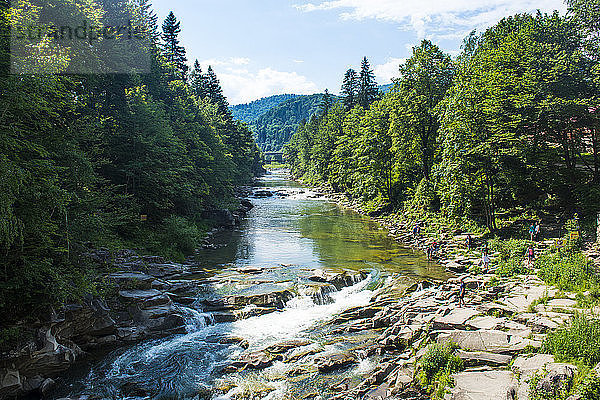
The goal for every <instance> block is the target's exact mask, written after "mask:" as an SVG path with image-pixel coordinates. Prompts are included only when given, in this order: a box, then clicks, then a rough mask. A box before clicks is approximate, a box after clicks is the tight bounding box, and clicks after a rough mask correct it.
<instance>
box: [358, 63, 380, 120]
mask: <svg viewBox="0 0 600 400" xmlns="http://www.w3.org/2000/svg"><path fill="white" fill-rule="evenodd" d="M378 98H379V89H378V88H377V83H376V82H375V74H374V73H373V70H372V69H371V66H370V65H369V60H367V57H365V58H363V60H362V63H361V67H360V74H359V75H358V104H360V105H361V106H362V107H363V108H365V109H366V108H369V106H370V105H371V103H372V102H374V101H375V100H377V99H378Z"/></svg>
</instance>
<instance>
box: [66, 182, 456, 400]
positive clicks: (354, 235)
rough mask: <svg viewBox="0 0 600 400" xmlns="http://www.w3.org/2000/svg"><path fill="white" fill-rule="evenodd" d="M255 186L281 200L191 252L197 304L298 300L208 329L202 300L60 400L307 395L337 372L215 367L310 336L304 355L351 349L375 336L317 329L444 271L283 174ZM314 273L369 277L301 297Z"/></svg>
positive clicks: (258, 202) (263, 202) (259, 203)
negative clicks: (183, 329) (252, 271)
mask: <svg viewBox="0 0 600 400" xmlns="http://www.w3.org/2000/svg"><path fill="white" fill-rule="evenodd" d="M259 185H260V186H263V187H264V188H265V189H268V190H271V191H274V192H278V191H280V192H282V193H285V194H286V195H285V196H283V195H282V196H278V195H275V196H273V197H267V198H253V199H252V202H253V204H254V205H255V207H254V209H252V210H251V211H250V212H249V213H248V215H247V217H246V218H245V219H244V221H243V222H242V223H241V224H240V225H239V226H238V227H236V229H235V230H234V231H228V232H224V233H220V234H218V235H216V236H215V238H214V239H215V241H216V242H217V243H219V244H220V246H221V247H220V248H218V249H210V250H203V251H201V252H200V253H199V254H198V255H197V257H196V264H197V265H198V267H197V268H196V271H195V274H193V275H192V276H191V277H189V279H197V280H200V281H202V280H206V279H207V278H210V280H209V282H210V284H204V286H203V287H204V288H205V290H204V291H203V292H202V293H201V294H200V295H199V300H202V298H218V297H219V296H223V295H230V294H236V295H237V294H240V295H252V294H258V293H264V292H270V291H273V290H279V289H281V290H283V289H288V290H291V291H293V292H294V293H297V294H298V296H297V297H294V298H293V299H291V300H289V301H288V302H287V303H286V305H285V307H284V308H283V310H282V311H280V312H273V313H270V314H266V315H262V316H257V317H252V318H248V319H243V320H239V321H236V322H228V323H214V320H213V319H212V318H211V314H210V312H204V310H203V309H202V307H201V306H200V305H199V304H201V303H200V302H197V303H196V304H197V305H195V306H194V305H192V306H189V307H181V312H182V314H183V315H184V316H185V318H186V321H187V333H185V334H178V335H173V336H170V337H167V338H163V339H158V340H150V341H145V342H142V343H139V344H137V345H135V346H133V347H131V348H127V349H120V350H117V351H114V352H112V353H110V354H108V355H104V356H103V357H101V358H100V359H99V360H96V361H94V362H93V363H91V365H87V366H85V367H79V368H76V369H75V371H73V372H72V377H71V378H70V379H69V380H68V383H67V384H66V385H64V386H65V387H64V389H63V392H64V393H61V394H62V395H63V396H64V395H66V394H68V395H71V396H74V395H78V396H82V395H83V396H89V397H90V398H111V399H114V398H118V399H124V398H128V399H129V398H130V399H137V398H148V397H151V398H164V399H173V398H181V399H183V398H206V399H211V398H212V399H241V398H246V399H295V398H301V396H302V395H304V394H306V393H310V392H319V391H320V390H321V388H322V387H324V386H325V385H326V384H327V383H328V382H329V383H330V382H331V379H332V378H335V377H338V378H339V377H340V376H341V375H340V374H333V375H330V376H321V375H319V376H317V377H315V376H312V377H310V378H306V377H304V378H290V377H289V375H287V371H288V370H289V368H290V367H289V366H288V365H286V364H284V363H282V362H276V363H275V364H274V365H273V366H272V367H270V368H267V369H265V370H263V371H260V372H252V371H250V372H242V373H234V374H224V373H223V372H222V369H223V367H225V366H226V365H228V364H229V363H230V361H231V360H233V359H235V358H236V357H238V356H239V355H240V354H242V353H244V352H247V351H252V350H258V349H263V348H265V347H266V346H269V345H272V344H275V343H278V342H281V341H283V340H288V339H298V338H303V339H310V340H311V341H312V342H313V343H314V344H313V345H310V346H305V347H303V348H302V349H301V350H302V351H309V350H311V346H312V347H319V349H321V350H325V352H327V351H337V350H344V349H348V348H356V347H359V346H360V344H361V343H364V341H365V340H367V339H368V338H369V337H372V336H373V335H376V334H374V333H369V332H364V333H359V334H354V335H334V337H333V338H332V336H331V335H330V334H328V332H330V330H331V328H330V327H328V326H327V324H325V322H326V321H327V320H329V319H331V318H332V317H333V316H335V315H336V314H337V313H340V312H342V311H344V310H346V309H348V308H351V307H355V306H364V305H367V304H369V301H370V300H371V298H372V296H373V294H374V291H375V290H376V289H377V288H378V287H381V286H382V284H383V283H384V282H385V280H386V279H391V278H390V277H392V276H403V277H407V278H435V279H443V278H445V277H446V276H445V273H444V272H443V269H442V268H441V267H439V266H436V265H431V264H429V263H428V262H427V261H426V260H425V258H424V257H423V255H422V253H420V252H415V251H413V250H411V249H408V248H405V247H403V246H401V245H399V244H398V243H397V242H395V241H394V240H392V239H391V238H390V237H389V236H388V234H387V231H385V230H384V229H382V228H381V227H380V226H378V225H377V224H376V223H374V222H373V221H371V220H370V219H368V218H366V217H363V216H361V215H359V214H357V213H355V212H353V211H351V210H347V209H342V208H340V207H338V206H337V205H335V204H333V203H331V202H329V201H327V200H325V199H323V198H319V197H318V196H317V195H315V194H314V193H312V192H311V191H310V190H308V189H306V188H303V187H301V186H300V185H298V184H297V183H295V182H293V181H291V180H290V179H289V177H288V175H287V174H286V172H285V171H275V172H272V173H271V174H268V175H266V176H265V177H264V178H262V179H261V180H260V182H259ZM248 267H258V268H263V269H264V270H263V272H262V273H261V274H259V275H252V276H249V275H247V274H240V273H239V272H236V270H238V269H239V268H248ZM315 269H324V270H328V271H342V270H355V271H359V270H360V271H368V273H369V274H368V277H367V278H366V279H364V280H362V281H358V282H355V284H354V285H353V286H350V287H346V288H343V289H341V290H339V291H335V292H333V293H327V294H326V296H327V300H326V301H325V299H320V298H319V297H318V296H317V297H315V296H312V297H311V296H306V295H303V291H302V290H301V289H302V287H303V284H304V283H307V282H309V281H308V279H307V278H308V277H309V276H310V275H311V274H313V270H315ZM322 295H323V294H322ZM323 296H325V295H323ZM232 336H233V337H241V338H244V339H245V340H247V342H248V344H249V346H250V347H249V349H248V350H245V349H243V348H242V347H239V346H238V345H236V344H231V343H229V344H228V343H226V342H223V340H221V339H222V338H223V337H232ZM376 362H377V360H376V359H367V358H365V359H363V360H362V361H361V362H360V363H359V364H358V365H357V366H356V367H353V368H352V369H351V370H349V371H345V372H344V373H343V376H344V377H350V378H352V377H359V376H360V375H361V374H362V373H366V372H368V371H369V370H370V369H372V368H373V366H374V365H375V363H376ZM88 364H89V363H88ZM215 389H218V390H215ZM149 393H150V394H149Z"/></svg>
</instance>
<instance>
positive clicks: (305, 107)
mask: <svg viewBox="0 0 600 400" xmlns="http://www.w3.org/2000/svg"><path fill="white" fill-rule="evenodd" d="M392 86H393V84H391V83H390V84H387V85H381V86H379V90H381V92H382V93H386V92H388V91H390V89H391V88H392ZM331 97H332V100H333V101H334V102H335V101H336V100H339V99H341V98H340V97H338V96H334V95H332V96H331ZM322 99H323V93H317V94H310V95H298V94H280V95H274V96H269V97H263V98H262V99H258V100H254V101H252V102H250V103H248V104H240V105H236V106H232V107H230V109H231V113H232V114H233V117H234V118H235V119H237V120H239V121H242V122H245V123H247V124H248V125H249V126H250V128H251V130H252V132H253V134H254V139H255V140H256V143H257V144H258V147H259V148H260V149H261V150H262V151H280V150H281V149H282V148H283V146H284V145H285V144H286V143H287V142H288V141H289V140H290V138H291V137H292V135H293V134H294V132H295V131H296V130H297V129H298V125H300V122H301V121H302V120H308V119H309V118H310V117H311V116H313V115H314V114H316V113H317V112H318V111H319V106H320V104H321V101H322Z"/></svg>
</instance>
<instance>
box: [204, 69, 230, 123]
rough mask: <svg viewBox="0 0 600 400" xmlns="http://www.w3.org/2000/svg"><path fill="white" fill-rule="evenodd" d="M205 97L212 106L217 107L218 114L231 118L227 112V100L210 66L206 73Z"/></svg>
mask: <svg viewBox="0 0 600 400" xmlns="http://www.w3.org/2000/svg"><path fill="white" fill-rule="evenodd" d="M205 79H206V81H205V84H206V95H207V96H208V98H209V99H210V101H212V102H213V103H214V104H216V105H217V106H218V107H219V112H220V113H222V114H223V115H225V116H231V112H230V111H229V103H228V102H227V99H226V98H225V96H224V95H223V89H222V88H221V83H220V82H219V79H218V78H217V74H215V71H213V69H212V66H210V65H209V66H208V70H207V72H206V77H205Z"/></svg>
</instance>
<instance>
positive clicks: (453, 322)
mask: <svg viewBox="0 0 600 400" xmlns="http://www.w3.org/2000/svg"><path fill="white" fill-rule="evenodd" d="M479 314H480V312H479V311H477V310H476V309H474V308H455V309H453V310H452V311H450V313H449V314H448V315H445V316H443V317H436V318H435V319H434V320H433V329H453V328H454V329H464V328H465V324H466V322H467V321H468V320H469V319H471V318H473V317H474V316H476V315H479Z"/></svg>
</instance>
